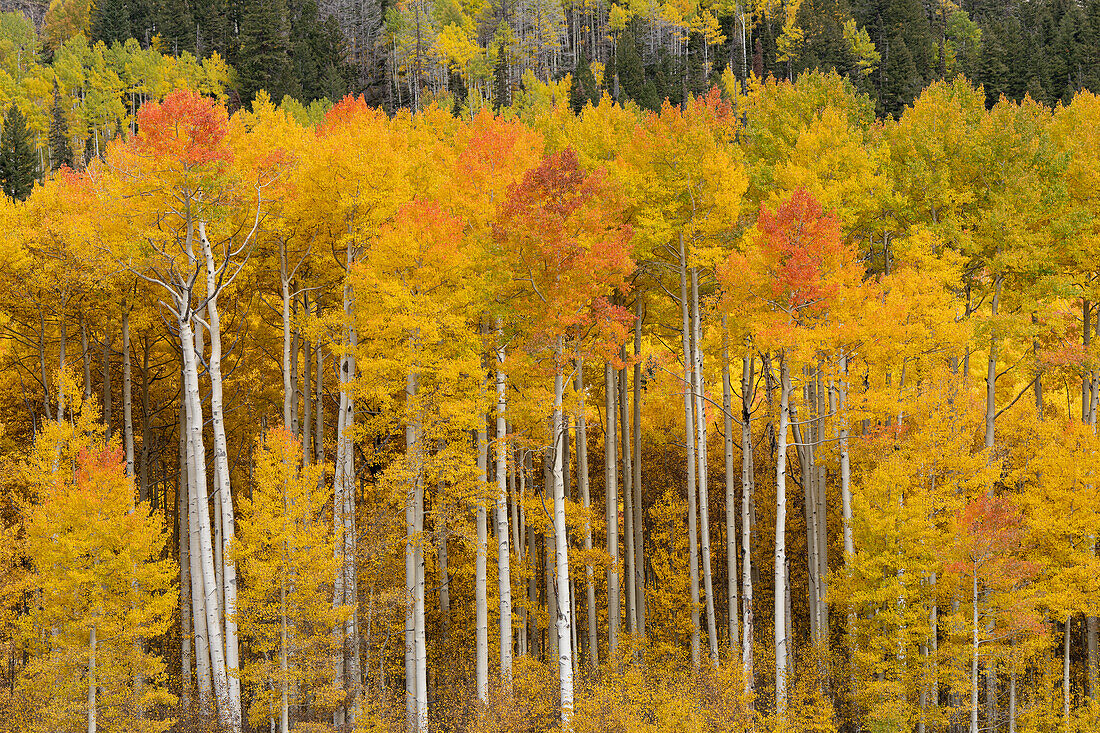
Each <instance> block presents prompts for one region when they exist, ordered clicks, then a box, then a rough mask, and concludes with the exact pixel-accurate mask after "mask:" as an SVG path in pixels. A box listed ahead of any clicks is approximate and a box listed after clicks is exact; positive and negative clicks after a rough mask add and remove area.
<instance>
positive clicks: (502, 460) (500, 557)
mask: <svg viewBox="0 0 1100 733" xmlns="http://www.w3.org/2000/svg"><path fill="white" fill-rule="evenodd" d="M502 337H503V333H502V329H501V322H500V320H499V319H498V320H497V339H498V340H499V339H501V338H502ZM496 360H497V373H496V382H497V385H496V386H497V425H496V442H497V465H496V469H497V591H498V595H499V598H500V676H501V678H502V679H503V681H504V684H505V685H506V686H508V687H511V685H512V574H511V567H510V565H509V560H510V557H509V555H510V552H509V547H508V439H507V435H508V425H507V422H506V421H505V419H504V418H505V411H506V410H507V407H508V402H507V399H508V395H507V379H506V377H505V374H504V368H503V364H504V346H503V344H500V345H498V346H497V350H496Z"/></svg>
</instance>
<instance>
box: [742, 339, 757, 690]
mask: <svg viewBox="0 0 1100 733" xmlns="http://www.w3.org/2000/svg"><path fill="white" fill-rule="evenodd" d="M753 365H754V361H753V357H752V352H751V351H750V350H749V348H748V344H746V347H745V356H744V357H743V358H742V360H741V632H742V634H741V638H742V643H741V666H742V667H743V668H744V675H745V695H746V696H751V694H752V692H753V691H754V690H755V689H756V675H755V671H754V669H753V648H752V644H753V640H754V638H755V634H754V631H755V629H754V625H755V618H754V615H753V607H752V603H753V594H752V516H753V503H752V502H753V488H754V486H755V479H754V476H753V464H752V423H751V418H752V386H753V385H752V382H753V373H752V372H753Z"/></svg>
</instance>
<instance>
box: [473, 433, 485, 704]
mask: <svg viewBox="0 0 1100 733" xmlns="http://www.w3.org/2000/svg"><path fill="white" fill-rule="evenodd" d="M485 420H486V416H484V415H483V416H482V417H481V420H480V422H479V423H478V429H477V472H478V481H479V486H485V482H486V480H487V478H488V468H489V466H488V463H489V442H488V438H487V436H486V433H485ZM478 493H479V496H478V498H477V508H476V512H477V557H476V563H475V569H474V613H475V631H476V639H477V650H476V654H477V656H476V660H475V661H476V674H477V677H476V683H477V699H478V700H480V701H481V702H482V703H486V702H488V701H489V600H488V581H487V579H486V574H487V563H488V554H489V546H488V545H489V528H488V518H487V516H486V510H485V497H484V496H481V495H480V494H481V493H482V492H478Z"/></svg>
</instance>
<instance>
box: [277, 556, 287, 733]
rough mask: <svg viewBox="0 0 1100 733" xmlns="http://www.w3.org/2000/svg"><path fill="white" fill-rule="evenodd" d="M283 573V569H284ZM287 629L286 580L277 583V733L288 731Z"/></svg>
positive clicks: (284, 557)
mask: <svg viewBox="0 0 1100 733" xmlns="http://www.w3.org/2000/svg"><path fill="white" fill-rule="evenodd" d="M283 553H284V554H283V563H284V568H285V564H286V547H285V544H284V547H283ZM284 573H285V569H284ZM287 667H288V664H287V629H286V578H285V577H283V578H282V579H281V580H280V583H279V733H289V731H290V705H289V695H288V693H287V688H288V686H289V684H290V680H289V676H288V674H287Z"/></svg>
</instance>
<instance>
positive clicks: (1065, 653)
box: [974, 616, 1073, 730]
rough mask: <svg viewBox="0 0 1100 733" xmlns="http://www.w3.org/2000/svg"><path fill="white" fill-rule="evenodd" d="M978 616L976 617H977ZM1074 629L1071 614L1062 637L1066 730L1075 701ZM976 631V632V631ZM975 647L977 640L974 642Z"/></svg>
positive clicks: (1063, 705) (1063, 713)
mask: <svg viewBox="0 0 1100 733" xmlns="http://www.w3.org/2000/svg"><path fill="white" fill-rule="evenodd" d="M975 618H976V617H975ZM976 628H977V622H976V621H975V629H976ZM1072 629H1073V619H1072V618H1070V617H1069V616H1067V617H1066V624H1065V628H1064V634H1063V637H1062V720H1063V721H1064V722H1065V726H1066V730H1069V725H1070V707H1071V703H1072V701H1073V697H1072V692H1071V690H1070V686H1069V670H1070V667H1069V640H1070V632H1071V630H1072ZM975 633H976V632H975ZM974 644H975V647H976V646H977V642H976V641H975V642H974Z"/></svg>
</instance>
